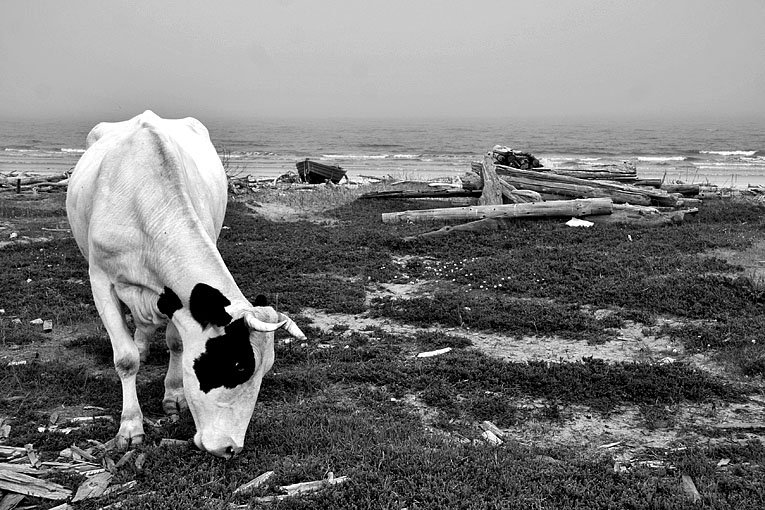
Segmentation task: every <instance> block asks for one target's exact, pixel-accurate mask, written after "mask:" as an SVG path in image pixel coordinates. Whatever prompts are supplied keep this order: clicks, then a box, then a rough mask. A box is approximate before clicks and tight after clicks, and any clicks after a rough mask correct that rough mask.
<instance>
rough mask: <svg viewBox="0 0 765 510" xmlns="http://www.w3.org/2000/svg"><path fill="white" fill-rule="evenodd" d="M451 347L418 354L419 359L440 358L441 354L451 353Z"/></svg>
mask: <svg viewBox="0 0 765 510" xmlns="http://www.w3.org/2000/svg"><path fill="white" fill-rule="evenodd" d="M451 350H452V348H451V347H444V348H443V349H436V350H435V351H427V352H421V353H419V354H417V357H418V358H432V357H433V356H440V355H441V354H446V353H447V352H449V351H451Z"/></svg>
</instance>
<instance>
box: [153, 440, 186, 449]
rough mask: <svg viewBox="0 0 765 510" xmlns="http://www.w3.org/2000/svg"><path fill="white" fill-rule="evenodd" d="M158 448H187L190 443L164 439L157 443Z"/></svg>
mask: <svg viewBox="0 0 765 510" xmlns="http://www.w3.org/2000/svg"><path fill="white" fill-rule="evenodd" d="M159 446H175V447H181V448H189V447H190V446H191V443H190V442H189V441H187V440H184V439H167V438H164V439H162V440H161V441H160V442H159Z"/></svg>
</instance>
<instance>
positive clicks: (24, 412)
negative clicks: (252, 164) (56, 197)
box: [0, 190, 765, 509]
mask: <svg viewBox="0 0 765 510" xmlns="http://www.w3.org/2000/svg"><path fill="white" fill-rule="evenodd" d="M335 191H336V190H334V191H333V190H330V191H328V192H326V194H325V195H324V198H323V199H321V200H319V199H318V198H317V197H319V198H321V196H320V195H315V194H304V195H305V196H303V195H301V196H300V197H301V198H298V197H297V196H294V195H293V196H292V197H291V198H289V200H293V201H296V202H295V203H294V204H293V205H294V206H295V207H298V208H303V209H305V210H311V211H320V212H322V214H324V215H326V216H329V217H331V218H333V219H334V220H336V221H335V222H334V223H332V224H317V223H312V222H308V221H302V222H296V223H274V222H270V221H267V220H265V219H262V218H258V217H255V216H252V215H251V211H250V210H249V209H248V208H246V207H245V206H244V205H243V204H240V203H232V204H231V205H230V207H229V211H228V215H227V218H226V222H225V223H226V225H227V226H229V227H230V229H229V230H224V231H223V233H222V235H221V239H220V242H219V247H220V250H221V253H222V255H223V257H224V260H226V262H227V265H228V267H229V269H230V270H231V272H232V274H233V276H234V278H235V279H236V281H237V282H238V284H239V285H240V287H241V288H242V290H243V291H244V293H245V294H246V295H249V296H255V295H257V294H259V293H263V294H266V295H267V296H268V298H269V300H270V301H271V303H274V304H276V305H277V306H278V308H279V309H280V310H284V311H286V312H288V313H290V314H291V315H292V316H293V318H294V319H295V320H296V321H297V322H298V324H299V325H300V327H301V328H302V329H303V330H304V331H305V332H306V333H307V334H308V336H309V338H310V342H309V344H308V345H307V346H305V347H301V346H299V345H295V344H287V345H284V344H280V345H279V346H278V348H277V356H276V362H275V365H274V367H273V369H272V371H271V372H270V373H269V374H268V375H267V376H266V378H265V380H264V383H263V388H262V391H261V395H260V398H259V400H258V405H257V407H256V412H255V415H254V416H253V420H252V423H251V426H250V428H249V431H248V437H247V442H246V449H245V451H244V452H243V453H242V454H241V455H240V456H238V457H236V458H235V459H233V460H231V461H229V462H226V461H222V460H219V459H214V458H212V457H210V456H208V455H205V454H202V453H200V452H197V451H195V450H193V449H192V450H184V449H179V448H159V447H158V446H157V443H158V442H159V440H160V439H161V438H164V437H172V438H180V439H189V438H191V437H192V436H193V434H194V424H193V422H192V421H191V419H190V417H189V416H185V417H184V418H183V419H182V420H181V421H180V422H178V423H166V424H164V425H163V426H162V427H160V428H153V427H147V429H146V432H147V437H146V443H145V444H144V445H143V446H140V447H139V449H140V450H141V451H143V452H144V453H146V454H147V462H146V465H145V466H144V468H143V469H141V470H139V469H137V468H136V467H135V466H134V465H132V464H129V465H127V466H125V467H124V468H122V469H121V470H120V471H119V472H118V474H117V480H118V481H128V480H131V479H135V480H137V481H138V482H139V484H138V487H137V488H136V489H135V490H134V491H132V492H131V493H129V495H128V496H122V497H119V498H118V497H111V498H106V499H102V500H98V501H89V502H87V501H86V502H83V503H81V504H80V505H79V506H78V508H84V509H90V508H99V507H101V506H104V505H106V504H109V503H111V502H116V501H118V500H119V501H121V502H122V503H123V507H122V508H126V509H129V508H160V507H161V508H165V507H172V508H195V509H196V508H200V507H207V508H225V507H226V504H228V503H237V504H246V503H252V502H253V500H252V497H255V496H259V495H266V494H274V493H275V491H274V489H273V487H272V486H271V487H266V488H264V489H262V490H261V491H260V492H258V493H256V494H254V495H253V496H236V497H235V496H232V495H231V492H232V490H233V489H234V488H236V487H237V486H238V485H240V484H242V483H244V482H246V481H248V480H250V479H252V478H254V477H255V476H257V475H258V474H260V473H262V472H264V471H266V470H274V471H275V472H276V477H275V480H274V482H273V483H274V484H288V483H292V482H298V481H306V480H315V479H320V478H323V477H325V476H326V473H327V472H328V471H332V472H334V474H335V475H336V476H341V475H349V476H351V481H350V482H348V483H347V484H344V485H342V486H339V487H337V488H334V489H330V490H326V491H322V492H321V493H318V494H316V495H312V496H308V497H304V498H299V499H293V500H289V501H285V502H281V503H279V504H278V505H277V506H278V507H280V508H329V507H331V508H404V507H407V508H451V507H460V508H594V509H598V508H603V509H605V508H668V509H669V508H695V506H694V505H693V504H692V503H691V502H690V501H689V500H688V499H687V498H686V496H685V494H684V493H683V490H682V483H681V480H680V476H681V475H682V474H689V475H691V476H693V477H694V481H695V483H696V486H697V487H698V489H699V491H700V493H701V494H702V495H703V504H704V506H705V507H707V508H736V509H748V508H752V509H754V508H762V507H763V506H765V487H764V486H763V480H765V477H763V475H764V474H765V473H763V467H762V466H763V463H764V462H765V451H764V449H763V445H762V443H761V442H759V441H750V442H742V441H740V440H738V439H737V437H736V435H735V433H727V432H725V433H719V432H718V433H717V435H718V436H720V437H716V438H715V441H710V442H709V443H708V444H707V443H703V444H698V443H691V444H688V445H686V446H687V447H686V448H685V449H682V450H666V449H661V450H655V451H653V450H650V449H647V450H645V451H644V452H643V453H642V454H641V455H642V457H641V458H640V459H635V460H636V462H634V463H632V464H631V465H629V466H628V469H627V470H626V471H624V472H614V461H613V458H612V456H611V455H610V454H609V453H607V452H605V451H594V450H591V449H585V448H580V447H577V446H572V445H567V444H566V443H559V442H554V441H552V440H551V441H549V442H547V441H545V442H543V443H537V444H536V445H531V444H528V443H526V442H524V440H523V438H522V437H518V438H516V437H512V436H511V437H509V438H508V439H507V441H505V443H503V444H502V445H500V446H496V447H492V446H489V445H487V444H486V443H485V442H484V441H481V440H480V433H481V430H480V429H479V428H478V426H477V423H478V422H480V421H482V420H491V421H493V422H495V423H497V424H498V425H499V426H501V427H507V428H512V429H513V430H521V431H522V430H524V429H525V428H526V427H531V426H532V424H536V425H535V426H540V427H543V428H544V427H548V426H549V427H553V426H560V425H562V424H565V423H566V422H567V421H569V420H570V419H571V418H572V413H573V411H572V409H574V407H580V406H581V407H584V408H586V409H588V412H590V413H593V414H594V415H597V416H600V417H603V418H604V419H607V418H608V416H610V415H612V414H614V413H618V412H619V411H620V409H622V408H624V407H629V406H635V407H638V408H639V409H640V410H641V412H642V417H643V419H644V427H645V430H646V431H649V432H650V431H652V430H656V429H663V428H670V429H672V428H678V427H682V426H683V425H682V424H681V423H678V422H676V421H675V418H676V416H675V413H673V412H672V410H673V409H675V408H676V407H677V406H679V405H682V404H692V403H707V404H710V405H712V404H716V403H719V402H735V401H738V400H740V399H742V398H743V396H744V395H745V394H746V393H748V392H751V391H753V390H752V387H751V384H750V383H747V381H761V377H762V375H763V370H765V361H763V360H765V350H764V349H765V347H763V343H764V342H765V339H762V338H761V335H760V333H759V331H762V328H761V326H762V318H761V317H762V316H763V313H762V312H763V309H762V308H763V296H762V291H761V289H759V288H758V287H757V286H756V285H753V284H752V283H751V282H750V281H749V280H746V279H744V278H741V277H739V275H740V268H737V267H735V266H731V265H730V264H728V263H727V262H725V261H724V260H721V259H715V258H709V257H707V256H705V255H704V254H705V253H706V252H708V251H709V250H712V249H715V248H727V249H733V250H742V249H744V248H746V247H748V246H749V245H750V244H751V243H752V242H753V240H756V239H758V238H759V237H761V235H762V231H763V226H764V225H765V223H763V220H762V212H763V209H762V208H761V207H759V206H756V205H751V204H731V203H729V202H717V203H710V204H705V206H704V207H703V208H702V210H701V212H700V213H699V215H698V218H696V219H692V220H689V221H687V222H686V223H684V224H682V225H678V226H672V227H666V228H657V229H645V228H635V227H624V226H600V225H599V226H598V227H597V228H594V229H587V230H580V229H569V228H567V227H565V226H562V225H561V223H560V222H557V221H554V220H553V221H550V220H546V221H536V220H524V221H518V222H517V225H516V227H517V228H514V229H509V230H505V231H501V232H489V233H485V234H481V235H475V234H459V235H453V236H451V237H445V238H440V239H431V240H427V241H415V242H404V241H403V240H402V237H404V236H407V235H411V234H414V233H418V232H422V231H424V230H428V229H430V228H431V226H425V225H407V224H403V225H383V224H382V223H381V222H380V213H382V212H389V211H394V210H402V209H411V208H418V207H422V208H430V207H438V206H443V205H445V204H444V203H443V202H435V201H398V200H393V201H376V200H364V201H349V197H347V196H345V195H343V194H344V193H345V194H347V193H346V192H342V193H340V194H337V193H335ZM333 193H334V194H333ZM338 193H339V192H338ZM282 198H283V197H282ZM282 198H280V200H281V199H282ZM312 200H315V201H316V203H309V202H310V201H312ZM322 200H324V203H322ZM327 203H329V204H330V205H331V206H332V207H331V208H328V207H327ZM46 210H47V211H48V213H42V212H41V213H39V214H38V213H31V212H30V213H27V212H25V209H23V207H22V208H21V209H19V208H18V207H16V206H13V207H11V206H7V207H5V208H0V216H1V217H2V218H4V219H9V220H10V219H13V220H14V221H19V220H20V221H24V218H28V219H29V218H32V219H34V220H35V221H37V220H38V219H40V218H45V217H46V216H45V214H48V217H49V218H50V220H51V221H54V220H55V221H59V220H60V219H61V209H60V207H59V208H48V209H46ZM30 211H31V209H30ZM35 214H38V215H37V216H35ZM432 228H435V226H433V227H432ZM628 236H630V237H628ZM630 238H631V239H632V240H630ZM0 253H2V256H3V260H4V264H2V265H1V266H0V271H1V272H2V277H3V281H4V282H7V285H4V286H3V287H1V288H0V308H4V309H5V310H6V313H5V314H4V315H0V338H1V341H0V348H3V347H5V348H9V347H10V346H18V348H19V349H25V348H29V349H34V348H35V346H37V345H40V344H42V343H45V342H50V340H49V339H48V338H49V337H47V336H45V335H41V334H40V333H39V330H36V329H35V328H34V327H33V326H30V325H29V321H30V320H32V319H34V318H37V317H44V318H54V319H55V321H56V323H57V324H59V323H60V324H64V325H66V324H79V323H88V322H95V321H97V314H96V313H95V310H94V307H93V305H92V297H91V296H90V290H89V285H88V282H87V268H86V265H85V263H84V261H83V260H82V257H81V255H80V254H79V251H78V250H77V247H76V245H75V244H74V242H73V241H72V240H71V239H58V240H54V241H50V242H48V243H42V244H34V245H18V246H13V247H9V248H4V249H2V250H0ZM27 280H31V282H27ZM412 282H430V283H429V286H428V292H427V293H425V294H422V295H413V296H411V297H407V298H398V299H393V298H390V297H387V298H386V297H380V298H376V299H374V300H372V301H371V302H368V301H367V292H368V290H369V289H372V288H374V287H375V286H377V285H379V284H390V283H412ZM308 307H310V308H316V309H319V310H321V311H323V312H326V313H342V314H346V315H345V316H346V317H348V316H351V317H352V316H355V315H358V314H362V313H364V314H369V315H372V316H373V317H376V318H377V319H379V320H387V319H395V320H396V321H399V322H401V323H404V324H406V325H409V326H435V325H440V326H446V327H450V328H453V329H451V330H450V331H449V332H443V331H439V330H428V331H420V330H416V329H414V328H411V330H410V331H409V332H404V333H391V332H389V331H387V330H385V329H383V328H379V327H378V328H375V327H371V328H369V329H367V330H364V331H356V330H352V329H350V328H349V327H348V326H347V325H343V324H338V325H336V326H335V327H334V328H330V330H329V331H323V330H320V329H318V328H316V327H314V326H313V325H312V322H311V320H312V318H311V317H310V315H308V313H306V308H308ZM604 308H605V309H609V310H611V311H612V312H613V313H612V314H610V315H608V314H606V315H602V314H601V315H599V314H596V313H595V311H597V310H600V309H604ZM660 316H671V317H674V318H675V319H677V320H678V321H681V322H682V326H663V327H659V326H656V325H655V324H656V318H657V317H660ZM13 319H20V321H21V324H20V325H19V324H14V323H13ZM636 320H637V321H639V322H641V323H642V324H643V325H644V326H645V328H646V329H647V330H649V331H650V332H652V333H654V334H658V335H660V336H663V337H665V338H667V339H674V340H676V341H679V342H682V343H683V344H684V345H685V346H686V349H688V350H689V352H690V353H691V354H693V353H704V354H707V355H714V356H717V357H718V359H719V360H720V361H721V362H723V363H726V364H727V366H728V368H729V370H730V371H731V373H732V374H734V375H740V376H741V377H742V378H741V379H739V380H738V382H736V383H731V382H730V381H725V380H722V379H719V378H717V377H714V376H711V375H709V374H707V373H705V372H703V371H700V370H699V369H697V368H695V367H694V366H692V365H690V364H686V363H683V362H680V363H673V364H654V363H645V362H641V363H636V362H618V363H607V362H604V361H602V360H600V359H597V358H594V359H593V358H585V359H582V360H580V361H576V362H564V361H559V362H554V361H549V362H548V361H532V362H523V363H519V362H507V361H501V360H497V359H494V358H492V357H490V356H487V355H485V354H482V353H481V352H479V351H477V350H475V349H473V348H472V347H471V335H472V332H473V331H476V330H481V331H494V332H501V333H503V334H505V335H508V336H519V337H520V336H526V335H534V336H535V337H536V338H537V341H539V342H544V341H546V339H547V338H548V337H555V336H560V337H564V338H569V339H574V340H578V341H581V342H588V343H590V344H600V343H603V342H606V341H609V340H613V339H615V338H616V336H617V335H618V333H617V332H616V330H617V329H618V328H619V327H621V326H623V325H624V324H625V322H626V321H636ZM157 336H158V337H161V334H158V335H157ZM155 343H157V344H158V345H160V346H161V340H159V338H158V340H157V342H155ZM320 346H321V347H320ZM441 347H451V348H452V349H453V350H452V352H450V353H448V354H446V355H443V356H440V357H436V358H430V359H417V358H415V357H414V355H415V354H416V353H417V352H421V351H423V350H433V349H438V348H441ZM14 348H16V347H14ZM65 348H66V349H67V351H68V352H69V353H72V354H76V355H77V356H79V358H77V359H82V360H85V361H83V364H82V365H74V364H70V363H69V362H67V361H66V360H53V361H40V362H34V363H29V364H27V365H11V366H8V365H7V364H6V363H0V388H3V391H2V393H0V416H9V417H12V418H11V424H12V434H11V437H10V438H9V443H10V444H13V445H24V444H26V443H33V444H34V445H35V447H36V448H37V449H38V450H39V451H40V453H41V455H42V456H43V458H44V459H45V460H49V459H54V458H55V457H56V455H57V452H58V451H59V450H60V449H63V448H65V447H66V446H69V445H71V444H72V443H78V444H80V445H81V446H85V445H86V443H85V442H86V440H88V439H96V440H99V441H106V440H108V439H110V438H111V437H112V436H113V434H114V433H115V432H116V427H117V426H116V424H114V423H111V422H103V423H98V424H96V425H93V426H90V427H85V428H83V429H81V430H79V431H75V432H73V433H72V435H68V436H65V435H63V434H57V433H50V432H43V433H41V432H38V431H37V428H38V427H39V426H41V425H44V424H45V423H46V422H47V419H48V415H49V413H50V412H51V410H52V409H54V408H57V407H60V406H62V405H64V406H75V405H83V404H91V405H98V406H102V407H104V408H106V409H107V413H108V414H111V415H112V416H114V417H115V419H118V418H119V413H120V408H121V396H120V386H119V382H118V379H117V376H116V373H115V372H114V370H113V368H112V366H111V352H110V349H109V346H108V342H107V341H106V338H105V336H104V335H103V334H100V335H93V334H92V333H87V334H85V333H82V334H75V335H74V336H73V337H72V338H70V339H69V340H67V341H66V343H65ZM7 352H8V353H10V354H11V355H12V353H13V352H14V351H13V350H8V351H7ZM166 360H167V354H166V352H165V350H164V349H163V348H162V347H157V348H156V349H155V350H154V351H153V353H152V356H151V358H150V359H149V361H148V362H147V363H146V364H145V365H144V369H143V370H142V372H141V374H140V375H139V387H138V392H139V398H140V401H141V403H142V408H143V410H144V412H145V413H146V414H147V415H148V416H159V415H161V414H162V411H161V398H162V392H163V382H162V381H163V377H164V374H163V370H164V364H165V363H166ZM744 376H748V377H749V379H746V377H744ZM742 381H743V382H742ZM529 401H532V402H536V403H539V404H540V405H536V406H532V407H530V406H526V405H524V402H529ZM411 402H416V403H418V405H419V406H421V408H418V407H417V406H413V405H412V404H411ZM422 409H425V411H424V412H425V415H424V416H422V415H421V414H420V411H421V410H422ZM551 439H552V438H551ZM721 458H729V459H731V462H730V464H728V466H727V467H724V468H722V467H718V466H717V463H718V462H719V460H720V459H721ZM657 459H658V460H661V461H662V467H660V468H650V467H647V466H646V465H643V464H640V463H638V462H637V460H657ZM178 480H184V483H183V484H179V483H178ZM61 483H64V484H65V485H67V486H69V487H75V486H76V485H77V483H79V479H72V480H62V481H61ZM147 493H148V494H149V495H148V496H145V497H138V495H141V494H147ZM39 504H40V508H49V507H50V506H53V505H52V504H51V503H47V502H39Z"/></svg>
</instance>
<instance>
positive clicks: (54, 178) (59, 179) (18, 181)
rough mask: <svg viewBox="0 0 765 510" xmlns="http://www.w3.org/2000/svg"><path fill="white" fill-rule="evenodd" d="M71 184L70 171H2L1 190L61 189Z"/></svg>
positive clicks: (18, 191)
mask: <svg viewBox="0 0 765 510" xmlns="http://www.w3.org/2000/svg"><path fill="white" fill-rule="evenodd" d="M68 185H69V173H68V172H67V173H63V174H44V173H34V172H6V173H0V190H2V191H15V192H16V193H21V192H22V191H43V192H44V191H59V190H61V189H66V187H67V186H68Z"/></svg>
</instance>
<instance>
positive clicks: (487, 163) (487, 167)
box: [478, 154, 503, 205]
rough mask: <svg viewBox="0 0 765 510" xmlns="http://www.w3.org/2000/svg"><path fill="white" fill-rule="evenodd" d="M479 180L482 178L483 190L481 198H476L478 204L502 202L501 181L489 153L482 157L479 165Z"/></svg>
mask: <svg viewBox="0 0 765 510" xmlns="http://www.w3.org/2000/svg"><path fill="white" fill-rule="evenodd" d="M481 180H483V190H482V193H481V198H479V199H478V205H498V204H501V203H502V189H503V188H502V182H501V181H500V180H499V177H498V176H497V171H496V169H495V168H494V160H493V158H492V156H491V155H490V154H487V155H486V156H484V158H483V164H482V165H481Z"/></svg>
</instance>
